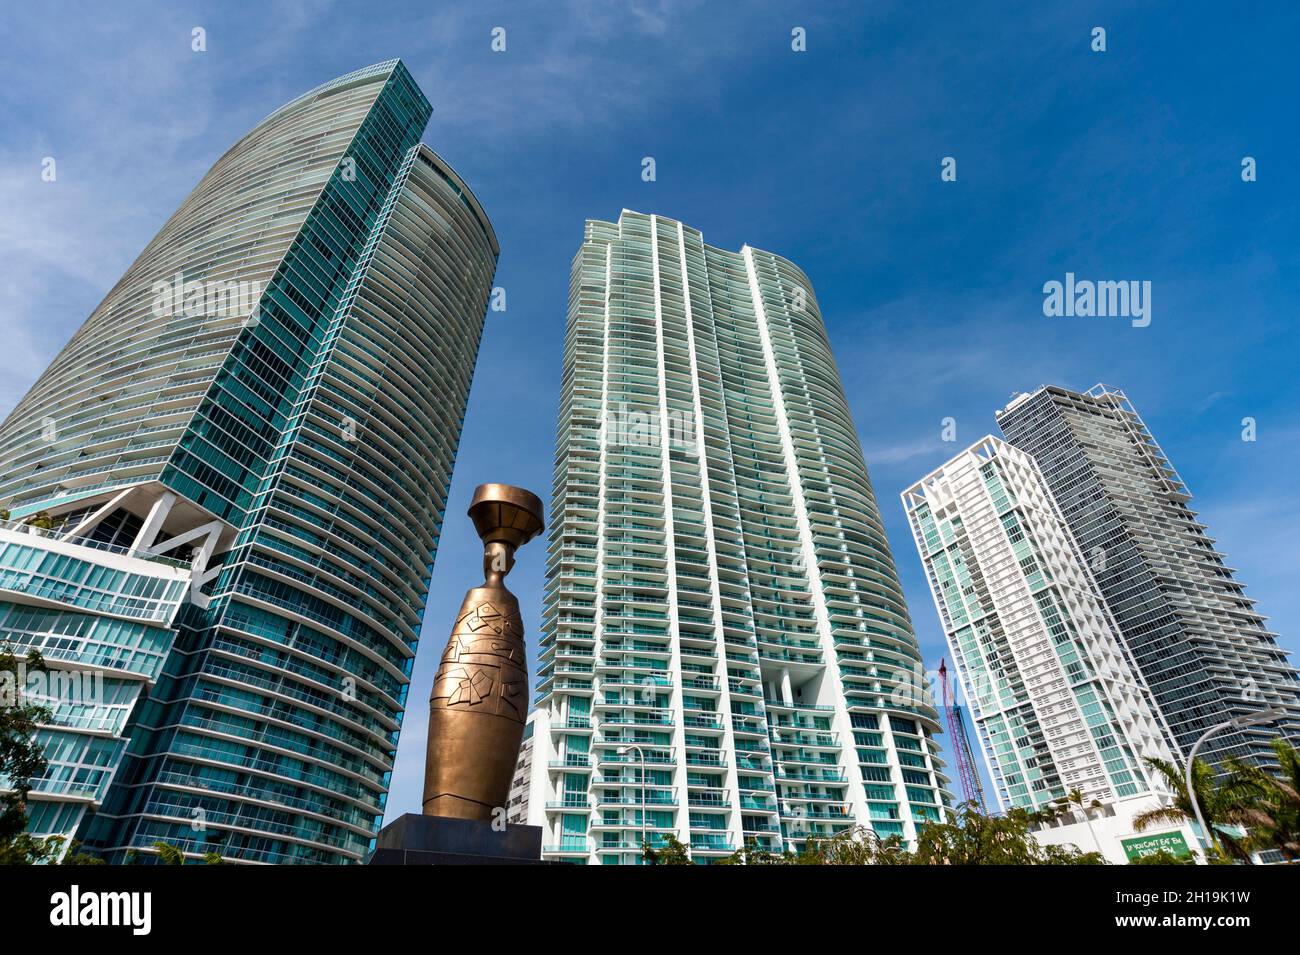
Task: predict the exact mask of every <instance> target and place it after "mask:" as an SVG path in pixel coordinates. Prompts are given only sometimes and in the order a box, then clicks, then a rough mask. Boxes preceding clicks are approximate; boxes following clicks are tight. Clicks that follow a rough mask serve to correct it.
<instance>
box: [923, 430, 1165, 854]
mask: <svg viewBox="0 0 1300 955" xmlns="http://www.w3.org/2000/svg"><path fill="white" fill-rule="evenodd" d="M902 498H903V507H904V510H905V511H906V512H907V515H908V520H909V522H910V524H911V527H912V533H913V536H914V538H915V540H916V546H917V550H918V551H919V552H920V555H921V562H922V564H923V565H924V567H925V571H926V577H927V579H928V581H929V584H930V590H931V593H932V595H933V597H934V603H935V608H936V609H937V610H938V612H939V618H940V620H941V621H942V623H943V628H944V634H945V636H946V637H947V640H948V646H949V649H950V651H951V653H952V656H953V661H954V663H955V664H956V668H957V672H958V674H959V675H960V677H961V680H962V684H963V686H964V687H965V690H966V696H967V700H968V703H969V706H970V711H971V715H972V718H973V721H974V723H975V727H976V729H977V731H978V734H979V738H980V741H981V743H982V747H981V748H982V750H983V753H984V757H985V764H986V766H987V768H988V771H989V777H990V779H992V781H993V784H994V789H995V791H996V792H997V796H998V804H999V807H1000V808H1001V809H1002V810H1003V811H1005V810H1007V809H1009V808H1011V807H1013V806H1014V807H1018V808H1021V809H1026V810H1030V811H1036V810H1043V809H1049V808H1058V807H1060V806H1061V805H1062V804H1063V802H1064V801H1065V800H1066V798H1067V797H1068V796H1069V795H1070V794H1071V793H1075V792H1078V793H1081V794H1082V797H1083V801H1084V803H1085V804H1087V805H1092V804H1093V803H1096V804H1097V807H1096V809H1095V810H1094V811H1093V812H1092V813H1091V815H1093V816H1096V817H1097V824H1098V825H1099V826H1100V825H1101V822H1102V820H1106V819H1114V818H1115V817H1117V816H1119V817H1121V818H1119V819H1118V820H1117V826H1118V828H1119V829H1121V830H1122V829H1123V828H1124V827H1125V825H1127V827H1128V828H1127V833H1126V834H1127V835H1132V834H1133V828H1132V825H1131V820H1132V816H1133V815H1134V814H1135V813H1137V812H1140V811H1142V810H1143V809H1147V808H1151V807H1152V806H1154V805H1157V804H1158V803H1159V801H1160V800H1161V799H1164V798H1166V797H1167V795H1168V793H1167V791H1166V790H1164V789H1162V788H1161V783H1160V780H1159V777H1158V775H1155V774H1153V773H1152V772H1151V770H1150V769H1149V767H1148V766H1147V765H1146V763H1145V759H1146V758H1149V757H1154V758H1158V759H1163V760H1166V761H1172V760H1173V758H1174V757H1173V750H1172V746H1171V744H1170V741H1169V730H1168V728H1167V727H1166V726H1165V725H1164V723H1163V721H1162V720H1161V718H1160V715H1159V713H1158V712H1157V711H1156V709H1155V707H1154V706H1153V704H1152V702H1151V698H1150V692H1149V691H1148V689H1147V687H1146V685H1145V683H1144V682H1143V681H1142V678H1141V676H1140V674H1139V673H1138V672H1137V669H1136V667H1135V666H1134V665H1133V664H1132V661H1131V660H1130V658H1129V655H1128V653H1127V650H1126V649H1125V647H1124V644H1123V642H1122V641H1121V640H1120V638H1119V635H1118V631H1117V628H1116V627H1115V624H1114V621H1113V620H1112V618H1111V616H1110V613H1109V611H1108V610H1107V609H1106V605H1105V603H1104V602H1103V601H1102V600H1101V596H1100V594H1099V593H1098V591H1097V587H1096V583H1095V581H1094V579H1093V577H1092V574H1091V572H1090V571H1089V568H1088V565H1087V563H1086V562H1085V561H1084V558H1083V554H1082V552H1081V551H1080V550H1079V548H1078V545H1077V544H1076V543H1075V541H1074V538H1073V536H1072V535H1071V534H1070V531H1069V529H1068V527H1067V526H1066V524H1065V521H1064V519H1063V518H1062V516H1061V514H1060V511H1059V509H1058V508H1057V507H1056V504H1055V502H1054V501H1053V499H1052V496H1051V494H1050V493H1049V492H1048V490H1047V486H1046V483H1045V482H1044V480H1043V477H1042V474H1041V473H1040V472H1039V470H1038V467H1037V465H1036V464H1035V463H1034V460H1033V459H1032V458H1031V457H1030V456H1029V455H1027V454H1025V453H1024V452H1022V451H1018V450H1017V449H1015V448H1012V447H1010V446H1009V445H1007V444H1006V443H1005V442H1003V441H1000V440H998V439H997V438H994V437H986V438H983V439H982V440H980V441H978V442H976V443H975V444H973V445H971V446H970V447H969V448H967V449H966V450H965V451H963V452H961V453H960V454H958V455H957V456H956V457H954V458H953V459H952V460H950V461H949V462H948V463H946V464H944V465H943V466H942V467H940V468H938V469H937V470H935V471H933V472H931V473H930V474H928V475H926V476H925V477H924V478H922V479H921V480H920V481H918V482H917V483H916V484H914V485H913V486H912V487H910V488H908V489H907V490H905V491H904V492H903V494H902ZM1124 817H1126V818H1124ZM1075 835H1078V834H1077V833H1075ZM1078 844H1079V845H1080V847H1081V848H1084V849H1085V850H1088V849H1092V848H1094V846H1092V845H1089V840H1087V839H1079V840H1078ZM1114 848H1115V852H1116V854H1118V855H1119V857H1120V859H1122V858H1123V856H1122V853H1119V852H1118V846H1115V847H1114Z"/></svg>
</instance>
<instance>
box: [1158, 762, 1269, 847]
mask: <svg viewBox="0 0 1300 955" xmlns="http://www.w3.org/2000/svg"><path fill="white" fill-rule="evenodd" d="M1146 763H1147V765H1148V766H1150V767H1151V768H1152V769H1154V770H1155V771H1156V772H1157V773H1159V774H1160V776H1161V777H1163V779H1164V782H1165V786H1166V788H1167V789H1168V790H1169V791H1170V792H1171V793H1173V801H1172V802H1171V803H1170V804H1169V805H1167V806H1158V807H1156V808H1155V809H1148V810H1147V811H1146V812H1141V813H1138V814H1137V815H1136V816H1134V817H1133V827H1134V828H1135V829H1137V830H1138V832H1142V831H1144V830H1146V829H1149V828H1150V827H1151V826H1156V825H1180V824H1182V823H1187V822H1195V821H1196V809H1195V807H1194V806H1193V804H1192V796H1191V795H1189V793H1188V792H1187V780H1186V778H1185V777H1184V775H1183V770H1182V769H1181V768H1180V767H1178V766H1175V765H1174V764H1173V763H1170V762H1168V761H1166V760H1163V759H1157V758H1155V757H1151V756H1148V757H1147V760H1146ZM1192 791H1193V793H1194V794H1195V799H1196V802H1197V803H1198V804H1199V805H1200V807H1201V814H1202V815H1204V817H1205V824H1206V825H1207V826H1208V827H1209V829H1210V831H1209V832H1208V833H1206V835H1207V836H1208V837H1209V838H1210V840H1211V841H1212V842H1213V844H1214V847H1215V849H1217V850H1218V853H1219V855H1220V856H1221V857H1222V858H1223V859H1225V860H1229V859H1237V860H1240V861H1242V862H1249V861H1250V850H1249V848H1248V847H1247V846H1246V845H1245V840H1243V839H1241V838H1239V837H1237V836H1235V835H1233V834H1232V833H1230V832H1227V831H1225V829H1227V828H1231V827H1238V826H1245V825H1247V824H1248V823H1249V822H1250V821H1251V815H1252V807H1253V806H1254V805H1255V803H1256V802H1257V800H1258V798H1259V790H1258V787H1257V786H1256V785H1255V784H1254V783H1251V782H1246V781H1243V780H1241V779H1238V778H1234V777H1229V778H1228V779H1226V780H1224V781H1223V782H1218V781H1217V780H1216V779H1215V771H1214V769H1213V767H1211V766H1210V764H1209V763H1206V762H1204V761H1202V760H1199V759H1198V760H1195V761H1194V762H1193V763H1192ZM1207 861H1210V860H1207Z"/></svg>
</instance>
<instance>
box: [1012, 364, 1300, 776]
mask: <svg viewBox="0 0 1300 955" xmlns="http://www.w3.org/2000/svg"><path fill="white" fill-rule="evenodd" d="M997 417H998V425H999V427H1001V429H1002V432H1003V434H1004V435H1006V438H1007V441H1008V442H1009V443H1010V444H1012V445H1013V446H1015V447H1017V448H1020V449H1021V450H1023V451H1025V452H1027V453H1028V454H1029V455H1031V456H1032V457H1033V458H1034V460H1035V461H1037V462H1038V466H1039V467H1040V468H1041V469H1042V473H1043V476H1044V478H1045V480H1046V482H1047V485H1048V487H1049V488H1050V489H1051V492H1052V495H1053V497H1054V498H1055V499H1056V501H1057V503H1058V504H1059V506H1060V509H1061V512H1062V514H1063V515H1064V517H1065V520H1066V523H1067V524H1068V525H1069V527H1070V530H1071V532H1072V533H1073V534H1074V536H1075V538H1076V539H1077V541H1078V543H1079V546H1080V548H1081V550H1082V551H1083V553H1084V554H1085V555H1086V557H1087V559H1088V562H1089V564H1090V566H1091V567H1092V569H1093V572H1094V574H1095V576H1096V579H1097V582H1098V584H1099V586H1100V588H1101V593H1102V595H1103V596H1104V597H1105V600H1106V604H1107V606H1108V607H1109V609H1110V612H1111V614H1112V615H1113V616H1114V618H1115V620H1116V622H1117V624H1118V626H1119V630H1120V634H1121V636H1122V637H1123V639H1124V641H1125V643H1126V644H1127V646H1128V650H1129V652H1130V653H1131V655H1132V657H1133V659H1134V661H1135V662H1136V665H1137V667H1138V669H1139V670H1140V671H1141V673H1142V675H1143V677H1144V678H1145V680H1146V683H1147V684H1148V686H1150V688H1151V691H1152V694H1153V696H1154V698H1155V701H1156V705H1157V706H1158V707H1159V709H1160V711H1161V713H1162V714H1163V716H1164V718H1165V720H1166V721H1167V722H1168V724H1169V726H1170V728H1171V730H1172V731H1173V736H1174V740H1175V742H1176V744H1177V746H1178V748H1179V749H1180V750H1181V751H1182V752H1183V753H1184V754H1186V753H1187V752H1188V751H1189V750H1190V748H1191V746H1192V745H1193V743H1195V741H1196V740H1197V738H1198V737H1199V736H1200V735H1201V734H1202V733H1204V732H1205V731H1206V730H1208V729H1210V728H1211V727H1212V726H1214V725H1215V724H1217V723H1221V722H1223V721H1225V720H1227V719H1230V718H1232V717H1234V716H1238V715H1242V714H1246V713H1250V712H1255V711H1258V710H1262V709H1265V708H1267V707H1271V706H1276V705H1280V704H1284V705H1287V706H1289V707H1290V708H1291V716H1290V717H1289V718H1288V719H1286V720H1283V721H1282V724H1281V732H1282V733H1283V734H1285V735H1286V736H1288V737H1289V738H1291V739H1293V740H1296V739H1300V682H1297V677H1296V671H1295V670H1294V668H1293V667H1292V666H1291V665H1290V664H1289V663H1288V661H1287V656H1286V651H1284V650H1282V649H1281V648H1280V647H1279V646H1278V644H1277V640H1276V636H1275V634H1273V633H1272V632H1270V631H1269V630H1268V629H1267V627H1266V626H1265V622H1264V617H1262V616H1261V615H1260V614H1258V613H1257V612H1256V611H1255V609H1254V601H1253V600H1251V599H1250V598H1248V597H1247V596H1246V594H1245V586H1244V585H1243V584H1241V583H1240V582H1239V581H1237V579H1236V578H1235V576H1234V573H1233V570H1232V568H1231V567H1230V566H1228V564H1227V563H1226V561H1225V558H1224V555H1223V554H1221V553H1220V552H1219V551H1218V550H1216V549H1215V547H1214V540H1213V538H1211V537H1210V536H1209V534H1208V532H1207V529H1206V526H1205V525H1204V524H1202V523H1201V522H1200V521H1199V519H1198V517H1197V514H1196V512H1195V511H1193V510H1192V509H1191V507H1190V506H1189V503H1190V501H1191V499H1192V495H1191V492H1190V491H1189V490H1188V489H1187V486H1186V485H1185V484H1184V483H1183V481H1182V479H1181V478H1180V477H1179V476H1178V472H1177V471H1175V470H1174V467H1173V465H1172V464H1170V462H1169V459H1168V458H1167V457H1166V456H1165V454H1164V452H1163V451H1162V450H1161V448H1160V445H1159V444H1158V443H1157V442H1156V440H1155V438H1154V437H1153V436H1152V434H1151V432H1150V430H1149V429H1148V428H1147V426H1146V424H1145V423H1144V422H1143V421H1142V418H1141V417H1140V416H1139V415H1138V412H1137V409H1136V408H1135V407H1134V406H1133V404H1132V402H1130V401H1129V400H1128V398H1127V396H1125V394H1124V393H1123V392H1122V391H1119V390H1117V389H1114V388H1110V387H1107V386H1105V385H1097V386H1096V387H1094V388H1092V389H1091V390H1089V391H1087V392H1075V391H1070V390H1068V389H1065V388H1059V387H1056V386H1054V385H1049V386H1044V387H1042V388H1039V389H1038V390H1037V391H1035V392H1034V393H1033V394H1023V395H1020V396H1018V397H1016V398H1015V399H1014V400H1013V401H1012V402H1011V403H1010V404H1008V405H1007V407H1006V408H1004V409H1003V410H1002V411H1000V412H998V416H997ZM1278 732H1279V727H1278V726H1276V725H1274V726H1257V727H1254V728H1250V729H1245V730H1237V731H1231V732H1225V733H1222V734H1219V735H1216V736H1214V737H1211V739H1210V740H1209V742H1207V743H1206V744H1205V746H1204V747H1203V748H1202V750H1201V751H1200V754H1199V755H1200V756H1201V757H1202V758H1205V759H1207V760H1209V761H1211V762H1218V761H1220V760H1222V759H1224V758H1226V757H1229V756H1236V757H1240V758H1247V759H1253V760H1257V761H1259V762H1261V763H1265V764H1267V763H1273V762H1275V758H1274V756H1273V754H1272V752H1271V750H1270V749H1269V748H1268V741H1269V740H1270V739H1272V738H1273V737H1275V736H1277V735H1278Z"/></svg>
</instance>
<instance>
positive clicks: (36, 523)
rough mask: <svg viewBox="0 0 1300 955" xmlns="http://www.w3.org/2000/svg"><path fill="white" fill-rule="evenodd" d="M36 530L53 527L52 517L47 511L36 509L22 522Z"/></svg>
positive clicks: (51, 528)
mask: <svg viewBox="0 0 1300 955" xmlns="http://www.w3.org/2000/svg"><path fill="white" fill-rule="evenodd" d="M24 523H26V524H28V525H30V526H31V527H35V528H36V529H38V530H42V531H48V530H53V529H54V518H53V517H51V516H50V512H49V511H37V512H36V513H35V514H33V515H32V516H31V517H29V518H27V520H26V521H25V522H24Z"/></svg>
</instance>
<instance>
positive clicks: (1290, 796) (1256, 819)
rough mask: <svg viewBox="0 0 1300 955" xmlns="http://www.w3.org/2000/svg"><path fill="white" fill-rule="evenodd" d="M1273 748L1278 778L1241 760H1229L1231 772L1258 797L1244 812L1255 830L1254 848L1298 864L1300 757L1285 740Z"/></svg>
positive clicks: (1252, 834) (1275, 743)
mask: <svg viewBox="0 0 1300 955" xmlns="http://www.w3.org/2000/svg"><path fill="white" fill-rule="evenodd" d="M1272 745H1273V752H1274V753H1276V754H1277V763H1278V772H1277V774H1276V775H1275V774H1273V773H1270V772H1268V771H1267V770H1266V769H1264V768H1262V767H1260V766H1256V765H1254V764H1252V763H1245V762H1242V761H1241V760H1237V759H1232V760H1229V761H1228V768H1229V769H1231V770H1232V773H1233V779H1234V780H1235V781H1236V782H1237V784H1238V785H1240V786H1242V787H1243V788H1248V789H1251V790H1252V791H1253V792H1254V793H1255V794H1256V798H1255V799H1254V800H1252V801H1251V802H1250V804H1249V805H1247V806H1246V807H1245V809H1244V815H1245V819H1246V821H1247V823H1248V824H1249V826H1250V829H1251V836H1250V839H1249V846H1250V848H1252V849H1255V850H1260V851H1262V850H1267V849H1276V850H1278V851H1279V852H1281V853H1282V857H1283V858H1284V859H1286V860H1287V861H1288V862H1295V861H1296V860H1298V859H1300V754H1298V753H1297V752H1296V748H1295V747H1294V746H1292V745H1291V744H1290V743H1288V742H1287V741H1286V740H1284V739H1281V738H1279V739H1275V740H1273V744H1272Z"/></svg>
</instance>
